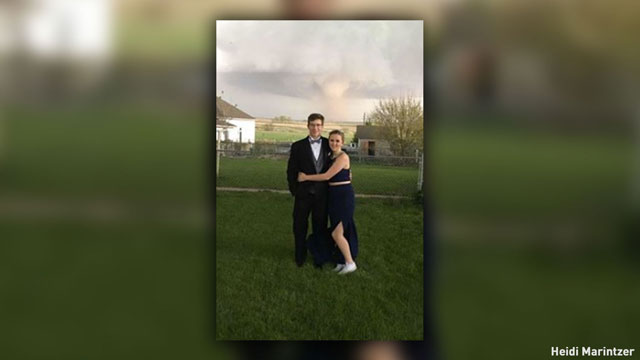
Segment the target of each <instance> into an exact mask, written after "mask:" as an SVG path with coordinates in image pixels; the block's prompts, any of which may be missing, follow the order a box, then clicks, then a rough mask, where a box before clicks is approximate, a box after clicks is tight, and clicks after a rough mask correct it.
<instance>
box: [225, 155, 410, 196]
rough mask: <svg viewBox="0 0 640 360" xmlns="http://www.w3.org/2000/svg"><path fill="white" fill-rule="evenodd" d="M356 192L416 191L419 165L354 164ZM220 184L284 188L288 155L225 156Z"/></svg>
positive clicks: (408, 193) (404, 193)
mask: <svg viewBox="0 0 640 360" xmlns="http://www.w3.org/2000/svg"><path fill="white" fill-rule="evenodd" d="M352 175H353V182H352V183H353V187H354V189H355V192H356V194H388V195H393V194H396V195H409V196H410V195H413V194H414V193H415V191H416V184H417V181H418V169H417V168H411V167H398V166H375V165H366V164H357V163H354V164H353V165H352ZM216 186H231V187H248V188H251V187H253V188H266V189H282V190H286V189H288V187H287V160H286V159H240V158H228V157H222V158H221V160H220V175H219V177H218V179H217V183H216Z"/></svg>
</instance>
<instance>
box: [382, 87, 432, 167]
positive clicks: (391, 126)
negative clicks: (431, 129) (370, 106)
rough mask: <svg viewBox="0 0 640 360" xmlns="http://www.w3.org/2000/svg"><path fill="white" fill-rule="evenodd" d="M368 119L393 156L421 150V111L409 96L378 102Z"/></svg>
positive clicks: (406, 154) (419, 106) (417, 103)
mask: <svg viewBox="0 0 640 360" xmlns="http://www.w3.org/2000/svg"><path fill="white" fill-rule="evenodd" d="M369 119H370V120H371V122H372V124H373V125H374V126H378V127H379V134H380V136H381V137H382V139H384V140H386V141H388V142H389V146H390V148H391V151H392V152H393V153H394V154H395V155H398V156H408V155H411V153H412V152H413V151H415V149H422V134H423V126H422V119H423V111H422V106H421V105H420V102H418V101H417V100H415V99H413V98H411V97H409V96H405V97H401V98H390V99H384V100H380V101H379V102H378V104H377V105H376V108H375V110H374V111H373V112H372V113H371V115H369Z"/></svg>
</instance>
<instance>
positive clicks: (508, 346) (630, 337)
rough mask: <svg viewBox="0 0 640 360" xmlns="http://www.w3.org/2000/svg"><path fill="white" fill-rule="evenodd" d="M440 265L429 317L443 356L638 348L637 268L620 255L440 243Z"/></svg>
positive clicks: (517, 355)
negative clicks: (434, 303)
mask: <svg viewBox="0 0 640 360" xmlns="http://www.w3.org/2000/svg"><path fill="white" fill-rule="evenodd" d="M487 240H489V239H487ZM438 264H439V267H438V272H437V274H436V278H437V285H436V287H435V289H434V291H435V292H434V294H435V296H436V299H437V300H436V306H435V308H434V312H435V314H434V315H435V317H436V321H437V322H436V326H437V329H438V333H437V334H438V337H439V339H440V340H441V341H442V344H441V345H442V349H443V352H444V354H443V355H444V356H446V358H447V359H513V358H518V359H532V360H533V359H544V358H549V357H550V348H551V346H559V347H561V348H564V347H567V346H568V347H572V346H591V347H592V348H593V347H602V346H607V347H613V346H615V347H617V348H636V349H638V346H639V345H640V342H639V341H638V334H639V333H640V308H639V307H638V306H637V304H639V303H640V286H639V285H638V276H639V271H638V270H639V269H638V267H637V264H631V263H630V262H629V261H628V259H624V258H623V257H621V256H620V255H619V254H616V253H598V254H594V255H593V256H583V255H576V254H572V255H570V256H567V255H564V256H563V255H558V254H552V253H548V252H539V251H538V252H536V251H532V250H531V249H514V248H504V247H498V246H493V247H492V246H486V245H479V246H475V247H474V246H468V245H464V246H452V245H445V246H443V248H442V249H441V251H440V253H439V256H438Z"/></svg>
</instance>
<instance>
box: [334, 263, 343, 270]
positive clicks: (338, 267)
mask: <svg viewBox="0 0 640 360" xmlns="http://www.w3.org/2000/svg"><path fill="white" fill-rule="evenodd" d="M343 268H344V264H338V265H336V267H335V268H333V271H340V270H342V269H343Z"/></svg>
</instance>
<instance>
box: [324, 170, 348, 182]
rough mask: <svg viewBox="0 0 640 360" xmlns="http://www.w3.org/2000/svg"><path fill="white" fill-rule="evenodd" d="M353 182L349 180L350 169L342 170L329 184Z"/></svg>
mask: <svg viewBox="0 0 640 360" xmlns="http://www.w3.org/2000/svg"><path fill="white" fill-rule="evenodd" d="M340 181H351V179H349V169H342V170H340V171H338V173H337V174H335V175H333V177H332V178H331V179H329V182H340Z"/></svg>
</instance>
